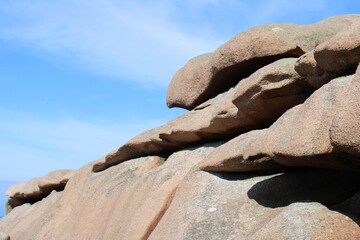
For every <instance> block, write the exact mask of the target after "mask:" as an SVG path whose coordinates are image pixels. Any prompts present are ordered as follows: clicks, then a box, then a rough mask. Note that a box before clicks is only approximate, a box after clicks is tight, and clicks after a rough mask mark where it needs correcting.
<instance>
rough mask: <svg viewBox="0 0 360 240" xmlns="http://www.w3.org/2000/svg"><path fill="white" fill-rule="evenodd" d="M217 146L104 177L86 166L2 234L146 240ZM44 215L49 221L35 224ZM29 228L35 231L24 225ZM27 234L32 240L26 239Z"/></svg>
mask: <svg viewBox="0 0 360 240" xmlns="http://www.w3.org/2000/svg"><path fill="white" fill-rule="evenodd" d="M216 146H218V144H211V145H206V146H199V147H197V148H195V149H193V150H192V149H188V150H182V151H179V152H177V153H174V154H172V155H171V156H170V157H169V158H168V159H166V161H164V159H162V158H160V157H144V158H138V159H134V160H132V161H127V162H124V163H121V164H119V165H116V166H114V167H112V168H109V169H107V170H106V171H102V172H100V173H93V172H92V171H91V169H92V163H91V164H88V165H87V166H85V167H83V168H82V169H80V170H78V171H77V172H76V173H75V174H74V175H73V177H72V178H71V179H70V181H69V182H68V183H67V186H66V188H65V190H64V191H63V192H54V193H52V194H51V195H50V196H48V197H47V198H45V199H43V200H42V201H40V202H37V203H35V204H34V206H30V205H28V204H26V205H23V206H20V207H16V208H15V209H14V210H13V211H11V212H10V213H9V214H8V215H7V217H6V220H4V221H3V220H1V221H0V231H5V232H6V231H7V232H9V233H10V234H11V236H12V237H13V239H38V240H40V239H147V237H148V236H149V235H150V234H151V233H152V231H153V229H154V228H155V227H156V225H157V222H158V221H159V220H160V219H161V217H162V215H163V214H164V213H165V211H166V209H167V208H168V206H169V205H170V203H171V201H172V197H173V195H174V193H175V191H176V189H177V186H178V184H179V183H180V182H181V181H182V179H183V178H184V176H185V175H186V174H187V173H188V172H189V171H190V170H191V169H192V167H193V166H194V165H196V164H197V163H199V162H200V161H201V160H202V159H203V158H204V157H205V156H207V155H208V154H209V153H210V152H211V151H212V150H213V149H214V148H215V147H216ZM55 197H56V198H57V200H56V203H55V202H52V201H53V200H54V198H55ZM47 201H51V204H49V203H46V202H47ZM37 212H38V213H37ZM44 213H45V214H44ZM43 215H45V216H44V217H45V219H46V220H44V221H36V219H38V218H39V217H40V218H42V216H43ZM29 222H31V226H28V225H26V223H29ZM22 224H24V225H25V226H24V227H21V228H19V229H16V227H17V226H19V225H22ZM32 229H34V230H32ZM29 231H32V232H31V234H32V235H31V237H29V236H26V234H27V233H28V232H29Z"/></svg>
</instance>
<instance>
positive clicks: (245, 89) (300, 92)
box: [0, 15, 360, 240]
mask: <svg viewBox="0 0 360 240" xmlns="http://www.w3.org/2000/svg"><path fill="white" fill-rule="evenodd" d="M359 30H360V15H342V16H336V17H332V18H328V19H325V20H323V21H320V22H318V23H315V24H312V25H295V24H268V25H263V26H258V27H254V28H251V29H249V30H247V31H245V32H243V33H240V34H239V35H237V36H235V37H234V38H233V39H231V40H230V41H229V42H227V43H225V44H224V45H223V46H221V47H219V48H218V49H217V50H215V52H214V53H210V54H205V55H202V56H200V57H197V58H194V59H192V60H190V61H189V62H188V63H187V64H186V65H185V66H184V68H182V69H181V70H179V71H178V72H177V73H176V74H175V76H174V78H173V80H172V81H171V83H170V85H169V90H168V94H167V104H168V106H170V107H173V106H176V107H183V108H186V109H189V110H191V111H189V112H187V113H185V114H183V115H181V116H179V117H177V118H175V119H173V120H171V121H169V122H168V123H166V124H164V125H163V126H160V127H158V128H155V129H151V130H148V131H146V132H144V133H142V134H140V135H138V136H135V137H134V138H133V139H131V140H129V141H128V142H127V143H125V144H124V145H123V146H120V147H119V148H118V149H116V150H114V151H112V152H111V153H109V154H107V155H105V156H104V157H102V158H100V159H98V160H96V161H93V162H90V163H89V164H87V165H85V166H84V167H82V168H80V169H78V170H73V171H63V170H62V171H56V172H52V173H49V174H48V175H46V176H44V177H42V178H36V179H32V180H30V181H29V182H25V183H19V184H16V185H14V186H12V187H11V188H10V189H9V190H8V191H7V195H8V196H9V201H8V213H7V215H6V216H5V217H4V218H2V219H1V220H0V239H2V238H3V239H9V237H11V239H12V240H14V239H15V240H17V239H19V240H20V239H21V240H23V239H24V240H26V239H37V240H43V239H44V240H45V239H55V240H56V239H156V240H158V239H334V240H335V239H350V240H351V239H360V226H359V224H360V66H359V61H360V52H359V49H360V41H359V39H360V36H359V33H360V31H359ZM3 236H4V237H3Z"/></svg>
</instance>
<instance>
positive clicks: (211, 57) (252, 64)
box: [166, 15, 360, 109]
mask: <svg viewBox="0 0 360 240" xmlns="http://www.w3.org/2000/svg"><path fill="white" fill-rule="evenodd" d="M359 16H360V15H340V16H336V17H331V18H328V19H325V20H323V21H320V22H317V23H315V24H311V25H296V24H267V25H262V26H257V27H253V28H251V29H249V30H247V31H244V32H242V33H240V34H238V35H236V36H235V37H233V38H232V39H231V40H229V41H228V42H226V43H225V44H224V45H222V46H221V47H219V48H218V49H217V50H216V51H215V52H214V53H213V54H206V55H202V56H199V57H197V58H194V59H191V60H190V61H189V62H188V63H187V64H186V65H185V66H184V67H183V68H182V69H180V70H179V71H178V72H177V73H176V74H175V76H174V77H173V79H172V80H171V83H170V85H169V88H168V93H167V101H166V102H167V105H168V106H169V107H182V108H185V109H194V108H195V107H196V106H198V105H199V104H201V103H203V102H205V101H206V100H208V99H210V98H213V97H215V96H216V95H217V94H219V93H221V92H224V91H226V90H228V89H229V88H231V87H233V86H235V85H236V84H237V83H238V82H239V81H240V80H241V79H243V78H246V77H248V76H249V75H251V74H252V73H253V72H255V71H256V70H258V69H260V68H261V67H263V66H265V65H267V64H269V63H271V62H273V61H276V60H278V59H281V58H286V57H299V56H301V55H302V54H304V53H305V52H308V51H311V50H313V49H314V48H315V47H316V46H317V45H319V44H321V43H322V42H324V41H327V40H329V39H330V38H331V37H332V36H334V35H335V34H337V33H338V32H339V31H342V30H344V29H346V28H347V27H349V26H350V25H351V24H352V23H353V22H354V21H356V20H357V19H360V17H359Z"/></svg>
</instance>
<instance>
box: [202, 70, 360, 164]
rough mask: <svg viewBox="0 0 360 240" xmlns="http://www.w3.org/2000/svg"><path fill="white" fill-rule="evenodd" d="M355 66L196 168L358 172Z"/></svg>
mask: <svg viewBox="0 0 360 240" xmlns="http://www.w3.org/2000/svg"><path fill="white" fill-rule="evenodd" d="M359 156H360V67H359V70H358V73H357V74H356V75H355V77H354V76H348V77H341V78H338V79H334V80H332V81H331V82H330V83H328V84H326V85H324V86H323V87H321V88H320V89H319V90H318V91H316V92H315V93H314V94H313V95H312V96H311V97H309V99H307V100H306V101H305V103H303V104H301V105H298V106H296V107H294V108H292V109H290V110H289V111H287V112H286V113H285V114H284V115H283V116H281V117H280V118H279V119H278V120H277V121H276V122H275V123H274V124H273V125H272V126H271V127H270V128H269V129H264V130H259V131H253V132H249V133H247V134H244V135H240V136H239V137H237V138H234V139H232V140H231V141H229V142H228V143H226V144H224V145H223V146H221V147H219V148H218V149H217V150H216V151H214V153H213V154H211V155H210V156H209V157H208V158H207V159H206V160H205V161H204V162H202V163H201V164H202V166H200V169H204V170H213V171H250V170H263V169H268V168H272V167H278V165H276V164H274V161H276V162H278V163H280V164H283V165H285V166H308V167H320V168H335V169H348V170H360V158H359Z"/></svg>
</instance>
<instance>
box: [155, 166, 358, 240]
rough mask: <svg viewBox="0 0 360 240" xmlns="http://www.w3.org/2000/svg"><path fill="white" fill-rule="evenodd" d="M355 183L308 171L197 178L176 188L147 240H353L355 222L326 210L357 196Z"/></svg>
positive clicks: (343, 176)
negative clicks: (168, 204)
mask: <svg viewBox="0 0 360 240" xmlns="http://www.w3.org/2000/svg"><path fill="white" fill-rule="evenodd" d="M357 179H359V175H358V174H353V175H351V174H348V173H339V172H336V171H324V170H310V169H297V170H296V171H290V172H285V173H284V172H278V173H270V174H248V173H247V174H228V173H213V174H211V173H206V172H195V173H193V174H191V175H188V176H187V177H186V178H185V180H184V181H183V182H182V183H181V185H180V186H179V187H178V190H177V192H176V194H175V196H174V199H173V201H172V203H171V205H170V207H169V209H168V210H167V211H166V213H165V214H164V216H163V218H162V219H161V221H160V222H159V224H158V225H157V227H156V228H155V230H154V231H153V233H152V235H150V238H149V239H357V238H359V236H360V228H359V226H358V224H357V223H356V221H357V222H358V220H359V219H358V218H354V217H353V216H351V215H348V216H347V213H345V214H344V213H340V212H337V211H336V210H330V209H331V208H332V206H333V205H336V204H337V203H338V202H343V201H344V200H345V199H346V197H345V198H343V197H340V198H338V197H339V196H348V195H351V194H354V192H355V193H356V191H357V189H359V183H356V182H357V181H358V180H357ZM353 183H356V184H355V185H356V186H354V185H352V184H353ZM170 222H171V224H169V223H170Z"/></svg>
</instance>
